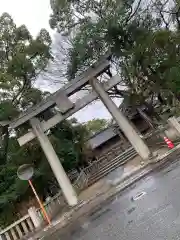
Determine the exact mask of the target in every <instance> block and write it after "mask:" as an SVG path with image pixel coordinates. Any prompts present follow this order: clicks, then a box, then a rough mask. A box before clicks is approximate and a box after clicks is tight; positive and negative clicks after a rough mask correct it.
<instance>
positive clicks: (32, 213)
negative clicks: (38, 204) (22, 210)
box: [28, 207, 42, 228]
mask: <svg viewBox="0 0 180 240" xmlns="http://www.w3.org/2000/svg"><path fill="white" fill-rule="evenodd" d="M28 213H29V216H30V218H31V220H32V222H33V224H34V226H35V228H38V227H40V226H41V223H42V221H41V219H40V217H39V216H38V213H37V211H36V208H35V207H31V208H29V209H28Z"/></svg>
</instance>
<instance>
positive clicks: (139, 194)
mask: <svg viewBox="0 0 180 240" xmlns="http://www.w3.org/2000/svg"><path fill="white" fill-rule="evenodd" d="M144 195H146V192H140V193H138V194H137V195H135V196H134V197H132V198H131V200H132V201H137V200H139V199H141V198H142V197H143V196H144Z"/></svg>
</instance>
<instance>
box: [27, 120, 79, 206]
mask: <svg viewBox="0 0 180 240" xmlns="http://www.w3.org/2000/svg"><path fill="white" fill-rule="evenodd" d="M30 124H31V126H32V129H33V132H34V134H35V135H36V137H37V139H38V140H39V142H40V145H41V147H42V149H43V151H44V153H45V155H46V157H47V160H48V162H49V164H50V166H51V168H52V171H53V173H54V175H55V177H56V179H57V181H58V183H59V185H60V186H61V189H62V191H63V193H64V196H65V198H66V200H67V202H68V204H69V205H70V206H74V205H76V204H77V203H78V199H77V195H76V192H75V190H74V188H73V186H72V184H71V182H70V180H69V178H68V176H67V175H66V173H65V171H64V169H63V166H62V165H61V162H60V160H59V158H58V156H57V154H56V152H55V150H54V148H53V146H52V144H51V142H50V140H49V138H48V137H47V136H46V134H45V133H44V131H43V129H42V127H41V123H40V121H39V120H38V119H37V118H32V119H31V120H30Z"/></svg>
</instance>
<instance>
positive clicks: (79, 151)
mask: <svg viewBox="0 0 180 240" xmlns="http://www.w3.org/2000/svg"><path fill="white" fill-rule="evenodd" d="M51 59H52V56H51V38H50V36H49V33H48V32H47V31H46V30H45V29H42V30H40V32H39V34H38V35H37V37H33V36H31V34H30V32H29V31H28V29H27V28H26V26H24V25H23V26H19V27H17V26H16V24H15V23H14V21H13V19H12V18H11V16H10V15H9V14H7V13H4V14H2V16H0V91H1V95H0V125H2V127H1V142H0V223H1V226H2V225H6V224H8V223H11V222H12V221H13V220H14V219H16V218H17V217H18V209H19V206H20V204H21V202H23V204H25V203H26V202H28V201H29V200H30V199H31V198H32V196H33V194H32V192H31V190H30V188H29V186H28V183H27V182H23V181H21V180H19V179H18V178H17V174H16V172H17V168H18V167H19V166H20V165H21V164H24V163H30V164H33V166H34V168H35V176H34V179H33V180H34V181H35V185H36V188H37V190H38V192H39V193H40V196H41V197H46V196H47V195H48V194H54V193H55V192H57V190H59V187H58V185H57V182H56V180H55V177H54V175H53V173H52V171H51V169H50V166H49V164H48V162H47V161H46V159H45V156H44V153H43V152H42V150H41V147H40V146H39V143H38V142H37V141H36V140H34V141H32V142H30V143H29V144H27V145H25V146H23V147H20V146H19V145H18V142H17V140H16V139H17V137H18V136H19V135H21V134H23V133H24V132H26V131H27V129H28V128H29V126H28V125H23V126H22V127H21V128H20V129H18V130H17V131H16V132H15V131H12V130H10V129H9V128H8V127H7V126H5V127H3V126H4V122H8V121H10V120H12V119H13V118H14V117H17V116H18V115H19V114H20V113H21V112H23V111H25V110H27V109H28V108H29V107H31V106H33V105H35V104H36V103H38V102H39V101H41V100H42V99H44V98H45V97H46V96H47V95H48V94H49V93H48V92H42V91H41V90H39V89H37V88H36V87H35V84H36V80H37V78H38V76H39V74H40V73H42V72H43V71H44V70H45V68H46V66H47V64H48V63H49V60H51ZM46 115H48V117H49V112H48V114H46ZM85 132H86V129H85V128H84V127H83V126H81V125H78V126H73V125H72V123H71V122H68V121H65V122H63V123H61V124H59V125H58V126H56V127H55V128H54V129H52V130H51V133H50V136H49V137H50V139H51V141H52V143H53V144H54V146H55V149H56V151H57V154H58V156H59V158H60V159H62V164H63V166H64V167H65V170H66V171H69V170H70V169H71V168H78V165H83V164H85V155H84V150H85V146H84V141H83V138H84V136H85V135H86V134H85Z"/></svg>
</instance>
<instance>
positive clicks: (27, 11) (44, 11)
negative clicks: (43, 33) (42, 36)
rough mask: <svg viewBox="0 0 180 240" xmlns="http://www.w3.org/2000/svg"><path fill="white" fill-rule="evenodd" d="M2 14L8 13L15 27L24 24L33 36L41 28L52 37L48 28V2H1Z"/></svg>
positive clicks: (41, 0)
mask: <svg viewBox="0 0 180 240" xmlns="http://www.w3.org/2000/svg"><path fill="white" fill-rule="evenodd" d="M3 12H8V13H9V14H10V15H11V16H12V17H13V19H14V21H15V23H16V24H17V25H21V24H25V25H26V26H27V27H28V29H29V31H30V32H31V34H32V35H34V36H36V35H37V34H38V32H39V30H40V29H41V28H46V29H47V30H48V31H49V32H50V33H51V35H53V31H52V30H51V29H50V26H49V15H50V13H51V8H50V1H49V0H30V1H27V0H1V7H0V14H2V13H3Z"/></svg>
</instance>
